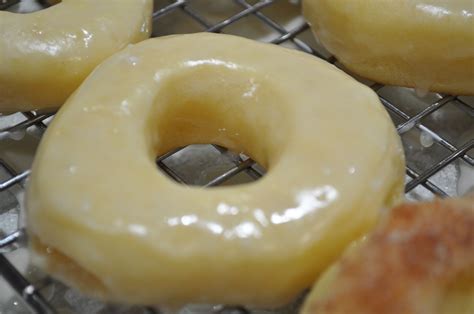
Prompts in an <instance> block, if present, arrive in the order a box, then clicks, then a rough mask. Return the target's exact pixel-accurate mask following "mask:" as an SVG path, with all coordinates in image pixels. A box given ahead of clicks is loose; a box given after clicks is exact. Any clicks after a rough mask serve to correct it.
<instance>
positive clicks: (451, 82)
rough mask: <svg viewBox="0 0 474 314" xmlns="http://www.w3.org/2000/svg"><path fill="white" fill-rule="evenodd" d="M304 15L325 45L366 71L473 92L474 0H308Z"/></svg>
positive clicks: (378, 77) (405, 82) (375, 76)
mask: <svg viewBox="0 0 474 314" xmlns="http://www.w3.org/2000/svg"><path fill="white" fill-rule="evenodd" d="M303 14H304V16H305V17H306V19H307V20H308V22H309V23H310V25H311V27H312V29H313V31H314V32H315V34H316V36H317V38H318V39H319V40H320V41H321V42H322V43H323V44H324V46H325V47H326V48H327V49H328V50H329V51H330V52H331V53H333V54H334V55H335V56H336V57H337V58H338V59H339V61H341V62H342V63H343V64H344V65H345V66H346V67H347V68H348V69H350V70H351V71H353V72H355V73H357V74H359V75H361V76H364V77H366V78H369V79H371V80H374V81H376V82H380V83H384V84H390V85H399V86H408V87H414V88H417V89H419V90H420V91H423V92H428V91H437V92H445V93H452V94H471V95H472V94H474V16H473V14H474V1H473V0H351V1H347V0H304V1H303Z"/></svg>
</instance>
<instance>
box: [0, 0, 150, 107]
mask: <svg viewBox="0 0 474 314" xmlns="http://www.w3.org/2000/svg"><path fill="white" fill-rule="evenodd" d="M151 12H152V1H151V0H117V1H116V0H105V1H104V0H102V1H94V0H64V1H62V3H59V4H57V5H55V6H53V7H50V8H48V9H46V10H42V11H38V12H35V13H30V14H15V13H10V12H3V11H0V113H1V112H15V111H26V110H32V109H54V108H57V107H59V106H60V105H62V104H63V103H64V101H66V99H67V97H69V96H70V95H71V94H72V92H73V91H74V90H75V89H76V88H77V87H78V86H79V85H80V83H81V82H82V81H83V80H84V79H85V78H86V77H87V75H89V73H90V72H91V71H92V70H93V69H94V68H95V67H96V66H97V65H98V64H99V63H100V62H102V61H103V60H104V59H105V58H107V57H109V56H110V55H112V54H113V53H115V52H117V51H119V50H121V49H123V48H125V47H126V46H127V45H128V44H130V43H135V42H138V41H141V40H144V39H146V38H148V37H149V35H150V31H151V30H150V27H151V25H150V20H151Z"/></svg>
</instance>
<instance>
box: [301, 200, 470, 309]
mask: <svg viewBox="0 0 474 314" xmlns="http://www.w3.org/2000/svg"><path fill="white" fill-rule="evenodd" d="M302 313H304V314H342V313H352V314H379V313H385V314H398V313H404V314H419V313H430V314H454V313H456V314H471V313H474V198H471V199H454V200H447V201H435V202H432V203H419V204H405V205H402V206H399V207H397V208H394V209H393V210H391V211H390V212H388V213H387V215H385V217H383V219H382V221H381V223H380V225H379V226H378V227H377V228H376V230H375V231H374V233H373V234H372V235H370V236H369V237H368V238H367V239H365V240H363V241H362V242H361V243H358V244H356V245H355V246H354V247H351V248H350V249H349V250H348V251H347V253H345V254H344V257H343V258H342V259H341V260H340V261H339V262H337V263H336V264H335V265H333V266H332V267H331V268H329V270H328V271H326V272H325V273H324V275H323V276H322V277H321V279H320V280H319V281H318V282H317V284H316V285H315V287H314V288H313V291H312V292H311V294H310V295H309V296H308V298H307V300H306V302H305V305H304V307H303V310H302Z"/></svg>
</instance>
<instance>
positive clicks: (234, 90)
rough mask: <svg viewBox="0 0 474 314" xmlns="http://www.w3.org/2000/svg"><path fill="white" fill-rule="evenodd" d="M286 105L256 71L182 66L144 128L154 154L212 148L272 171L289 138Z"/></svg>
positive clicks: (168, 82) (163, 90) (162, 91)
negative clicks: (201, 146) (193, 147)
mask: <svg viewBox="0 0 474 314" xmlns="http://www.w3.org/2000/svg"><path fill="white" fill-rule="evenodd" d="M229 67H230V69H229ZM203 78H210V79H203ZM284 101H286V99H285V98H284V97H282V96H280V95H279V92H278V90H277V89H276V88H275V87H274V86H271V85H270V84H268V82H267V81H266V80H265V78H263V77H260V76H258V75H257V74H256V73H254V72H251V71H248V70H245V69H242V70H240V71H236V70H235V69H232V68H231V66H230V65H226V66H196V67H191V68H186V69H184V70H183V71H181V72H180V73H179V74H177V75H174V76H173V77H169V78H167V79H166V80H165V82H164V84H163V85H162V88H161V89H160V91H159V93H158V95H157V98H156V103H155V106H154V108H155V112H154V114H152V115H151V116H152V118H150V119H151V120H150V121H149V124H148V125H149V126H151V129H152V130H151V133H152V142H153V149H152V151H153V154H154V156H161V155H163V154H166V153H168V152H169V151H172V150H174V149H176V148H179V147H184V146H188V145H192V144H213V145H218V146H221V147H225V148H227V149H229V150H231V151H232V152H234V153H236V154H240V153H243V154H245V155H247V156H250V157H251V158H252V159H253V160H255V161H256V162H257V163H259V164H260V165H261V166H262V167H264V168H265V169H271V168H272V165H273V164H275V163H276V162H277V160H278V158H279V156H280V155H281V152H282V151H283V149H284V148H285V143H286V142H287V138H288V136H289V130H290V127H289V121H290V119H289V116H288V112H286V111H285V110H284V109H283V106H282V105H281V104H283V103H284ZM234 156H235V155H234ZM230 158H231V157H229V159H230Z"/></svg>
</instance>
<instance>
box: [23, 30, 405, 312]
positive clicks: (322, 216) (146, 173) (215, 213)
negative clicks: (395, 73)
mask: <svg viewBox="0 0 474 314" xmlns="http://www.w3.org/2000/svg"><path fill="white" fill-rule="evenodd" d="M198 46H199V49H195V47H198ZM341 113H344V116H342V115H341ZM345 117H350V119H346V118H345ZM79 125H80V126H81V127H80V128H78V127H77V126H79ZM193 143H214V144H218V145H222V146H225V147H228V148H230V149H232V150H234V151H237V152H239V151H244V152H246V153H247V154H249V155H250V156H252V157H253V158H254V159H256V160H257V161H258V162H259V163H260V164H262V165H264V166H265V167H266V168H267V169H268V173H267V175H266V176H265V177H263V178H262V179H261V180H259V181H257V182H254V183H251V184H247V185H241V186H233V187H216V188H211V189H203V188H197V187H186V186H182V185H178V184H177V183H174V182H172V181H171V180H170V179H168V178H167V177H166V176H165V175H164V174H162V173H160V172H159V171H158V170H157V167H156V164H155V158H156V156H157V155H160V154H163V153H165V152H167V151H168V150H170V149H172V148H175V147H179V146H183V145H187V144H193ZM403 180H404V159H403V152H402V148H401V145H400V140H399V138H398V135H397V134H396V131H395V129H394V127H393V124H392V122H391V120H390V118H389V116H388V114H387V113H386V111H385V110H384V108H383V106H382V105H381V104H380V102H379V100H378V98H377V97H376V95H375V94H374V93H373V92H372V91H371V90H370V89H369V88H367V87H365V86H363V85H361V84H360V83H358V82H356V81H355V80H354V79H352V78H350V77H349V76H347V75H346V74H345V73H343V72H342V71H340V70H338V69H337V68H335V67H333V66H331V65H328V64H327V63H325V62H324V61H322V60H319V59H316V58H314V57H311V56H309V55H306V54H303V53H301V52H297V51H292V50H289V49H285V48H281V47H277V46H273V45H268V44H261V43H257V42H254V41H250V40H247V39H243V38H238V37H233V36H229V35H217V34H194V35H180V36H170V37H164V38H160V39H151V40H148V41H145V42H143V43H140V44H138V45H134V46H131V47H129V48H127V49H125V50H124V51H122V52H120V53H118V54H117V55H115V56H113V57H112V58H110V59H108V60H107V61H106V62H105V63H103V64H102V65H100V66H99V67H98V68H97V69H96V71H95V72H94V74H93V75H91V76H90V77H89V78H88V79H87V80H86V81H85V82H84V84H83V85H82V86H81V87H80V88H79V89H78V91H77V92H76V93H75V94H74V95H73V96H72V97H71V98H70V99H69V100H68V102H67V103H66V104H65V105H64V106H63V107H62V108H61V110H60V111H59V113H58V115H57V116H56V118H55V120H54V121H53V123H52V125H51V126H50V127H49V128H48V130H47V132H46V134H45V136H44V138H43V140H42V143H41V145H40V148H39V150H38V152H37V155H36V159H35V162H34V165H33V170H32V176H31V181H30V182H29V187H28V193H27V207H28V227H29V232H30V235H31V236H32V237H33V238H37V239H39V241H41V242H42V243H43V245H45V246H46V247H49V249H47V250H46V249H45V250H43V251H41V250H39V253H40V255H43V256H44V257H46V259H48V256H49V258H51V257H52V256H51V254H48V252H51V249H53V250H56V251H59V252H60V253H61V254H63V255H65V256H67V257H68V258H70V259H71V260H73V261H74V263H75V264H77V265H79V266H80V267H81V268H82V269H83V270H85V271H86V272H87V273H88V274H89V275H92V277H93V278H95V279H94V284H93V285H92V286H91V285H88V284H85V285H86V286H87V288H86V289H85V288H84V289H85V290H86V292H89V293H92V292H94V291H95V293H98V294H101V295H102V296H104V297H105V298H108V299H112V300H120V301H121V302H132V303H145V304H150V303H158V304H163V303H164V304H173V305H177V304H185V303H201V302H202V303H211V304H222V303H224V304H245V305H254V306H262V307H272V306H277V305H281V304H285V303H286V302H289V301H290V300H291V299H292V298H294V297H295V296H296V295H297V294H298V293H299V292H301V291H302V290H303V289H304V288H306V287H308V286H309V285H310V284H311V283H312V282H313V280H314V279H315V278H316V276H317V275H318V273H319V272H320V271H322V270H323V269H324V268H325V267H326V266H327V265H328V264H329V263H330V262H331V261H333V260H334V259H335V258H336V257H337V256H338V255H339V253H340V252H341V251H342V250H343V248H344V247H345V246H346V245H347V244H348V243H349V242H351V241H352V240H353V239H354V238H357V237H358V236H360V235H361V234H364V233H365V232H367V231H368V230H369V229H370V228H371V226H372V225H373V224H374V222H375V220H376V218H377V216H378V212H379V210H380V208H382V207H388V206H391V205H392V204H393V203H394V202H396V201H397V200H398V199H399V197H400V196H401V195H402V190H403ZM53 264H54V263H50V265H53ZM46 265H48V263H47V261H46ZM46 267H47V268H48V266H46ZM59 268H60V267H59ZM59 268H58V267H49V271H51V272H53V273H55V274H56V275H57V276H59V277H62V278H63V279H64V280H66V281H68V282H69V283H70V284H72V285H73V286H81V283H79V282H77V281H74V280H71V274H67V271H61V270H60V269H59ZM88 278H90V276H89V277H88ZM203 283H205V284H204V285H203ZM82 286H83V287H84V285H82Z"/></svg>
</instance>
